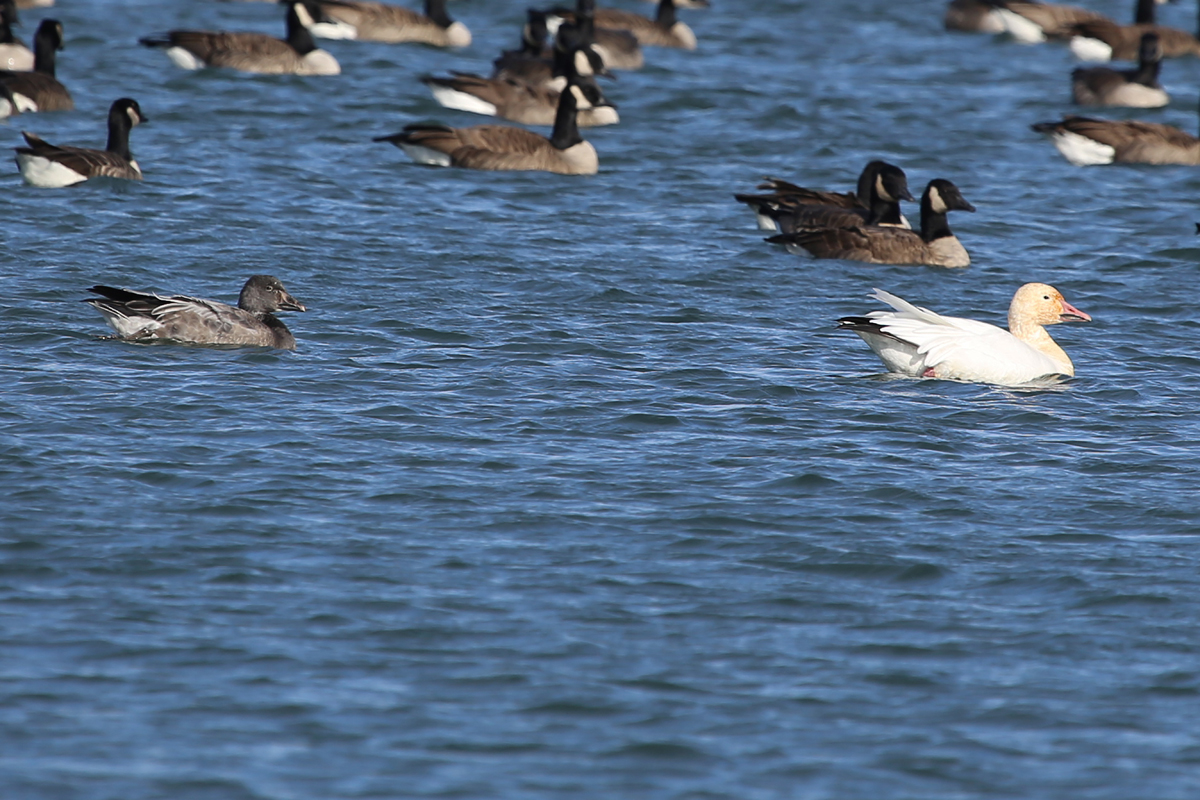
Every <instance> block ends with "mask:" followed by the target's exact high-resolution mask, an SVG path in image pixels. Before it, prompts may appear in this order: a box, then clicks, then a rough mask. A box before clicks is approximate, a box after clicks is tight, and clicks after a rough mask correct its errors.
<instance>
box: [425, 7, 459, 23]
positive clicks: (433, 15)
mask: <svg viewBox="0 0 1200 800" xmlns="http://www.w3.org/2000/svg"><path fill="white" fill-rule="evenodd" d="M425 16H427V17H429V18H430V19H431V20H433V21H434V22H436V23H437V24H438V27H440V28H449V27H450V26H451V25H453V24H454V20H452V19H450V15H449V14H447V13H446V0H425Z"/></svg>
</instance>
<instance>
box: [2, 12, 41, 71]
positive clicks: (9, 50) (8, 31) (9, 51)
mask: <svg viewBox="0 0 1200 800" xmlns="http://www.w3.org/2000/svg"><path fill="white" fill-rule="evenodd" d="M19 24H20V19H19V18H18V17H17V7H16V5H15V4H14V3H13V0H0V70H21V71H28V70H31V69H33V53H32V52H31V51H30V49H29V48H28V47H26V46H25V45H24V44H22V43H21V41H20V40H19V39H17V38H16V37H15V36H13V32H12V27H11V26H13V25H19Z"/></svg>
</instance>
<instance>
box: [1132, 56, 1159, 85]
mask: <svg viewBox="0 0 1200 800" xmlns="http://www.w3.org/2000/svg"><path fill="white" fill-rule="evenodd" d="M1160 69H1162V62H1161V61H1159V60H1158V59H1157V58H1151V59H1141V60H1139V61H1138V66H1137V69H1135V70H1134V71H1133V75H1132V76H1131V77H1132V78H1133V82H1134V83H1140V84H1141V85H1143V86H1152V87H1157V86H1158V72H1159V70H1160Z"/></svg>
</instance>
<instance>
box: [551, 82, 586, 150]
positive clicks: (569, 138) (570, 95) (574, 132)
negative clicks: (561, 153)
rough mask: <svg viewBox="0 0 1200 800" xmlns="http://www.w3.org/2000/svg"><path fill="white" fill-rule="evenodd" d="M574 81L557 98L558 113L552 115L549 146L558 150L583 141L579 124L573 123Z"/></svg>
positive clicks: (575, 108) (574, 108) (574, 105)
mask: <svg viewBox="0 0 1200 800" xmlns="http://www.w3.org/2000/svg"><path fill="white" fill-rule="evenodd" d="M574 88H575V83H574V81H572V82H570V83H568V84H567V85H566V86H565V87H564V88H563V90H562V94H561V95H560V96H559V98H558V111H557V112H556V113H555V115H554V130H553V131H551V133H550V144H552V145H554V146H555V148H557V149H559V150H566V149H567V148H568V147H574V146H575V145H577V144H579V143H580V142H582V141H583V137H582V136H580V135H579V124H578V123H577V122H576V121H575V113H576V110H577V106H576V103H575V93H574V92H573V91H572V89H574Z"/></svg>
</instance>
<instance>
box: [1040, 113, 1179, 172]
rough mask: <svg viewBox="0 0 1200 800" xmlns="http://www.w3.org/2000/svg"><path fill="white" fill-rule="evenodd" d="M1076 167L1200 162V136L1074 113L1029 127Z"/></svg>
mask: <svg viewBox="0 0 1200 800" xmlns="http://www.w3.org/2000/svg"><path fill="white" fill-rule="evenodd" d="M1031 127H1032V128H1033V130H1035V131H1037V132H1038V133H1044V134H1046V135H1047V136H1049V137H1050V141H1051V142H1053V143H1054V146H1055V147H1056V148H1058V152H1060V153H1062V155H1063V158H1065V159H1067V161H1070V162H1071V163H1072V164H1074V165H1075V166H1077V167H1087V166H1095V165H1100V164H1185V165H1196V164H1200V139H1197V138H1196V137H1195V136H1192V135H1191V134H1188V133H1184V132H1183V131H1181V130H1180V129H1179V128H1176V127H1175V126H1173V125H1162V124H1159V123H1157V122H1139V121H1138V120H1113V119H1092V118H1090V117H1077V116H1074V115H1071V116H1067V117H1065V118H1063V120H1062V121H1061V122H1039V123H1037V124H1035V125H1033V126H1031Z"/></svg>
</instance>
